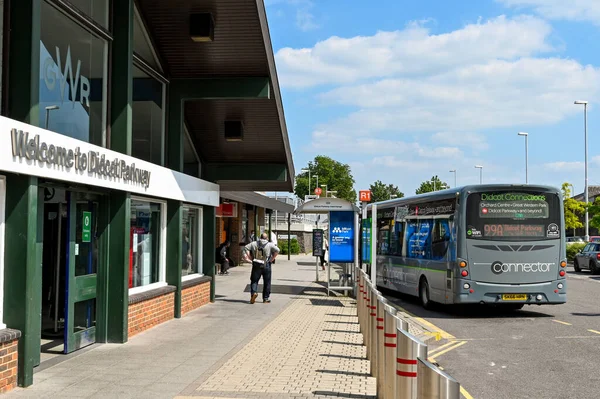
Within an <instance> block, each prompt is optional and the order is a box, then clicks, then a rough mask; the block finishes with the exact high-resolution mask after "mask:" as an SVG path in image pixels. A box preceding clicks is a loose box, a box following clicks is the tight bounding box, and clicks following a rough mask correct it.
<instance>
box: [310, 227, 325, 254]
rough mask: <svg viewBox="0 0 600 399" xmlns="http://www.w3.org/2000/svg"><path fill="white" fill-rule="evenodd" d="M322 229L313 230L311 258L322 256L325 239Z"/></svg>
mask: <svg viewBox="0 0 600 399" xmlns="http://www.w3.org/2000/svg"><path fill="white" fill-rule="evenodd" d="M324 233H325V232H324V231H323V229H314V230H313V242H312V247H313V256H323V240H324V239H325V237H324V236H323V235H324Z"/></svg>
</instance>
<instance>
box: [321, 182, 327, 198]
mask: <svg viewBox="0 0 600 399" xmlns="http://www.w3.org/2000/svg"><path fill="white" fill-rule="evenodd" d="M321 187H325V198H327V184H321Z"/></svg>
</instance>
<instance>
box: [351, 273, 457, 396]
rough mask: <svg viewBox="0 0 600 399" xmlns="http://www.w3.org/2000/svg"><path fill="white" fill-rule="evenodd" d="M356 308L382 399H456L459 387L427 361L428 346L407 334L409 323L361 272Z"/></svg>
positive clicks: (358, 276)
mask: <svg viewBox="0 0 600 399" xmlns="http://www.w3.org/2000/svg"><path fill="white" fill-rule="evenodd" d="M355 274H356V280H355V282H356V285H357V287H356V306H357V314H358V321H359V324H360V331H361V332H362V334H363V342H364V344H365V346H366V349H367V358H368V359H369V360H370V361H371V375H373V377H375V378H376V379H377V397H378V398H383V399H459V398H460V384H459V383H458V381H456V380H455V379H454V378H452V377H451V376H450V375H448V374H446V373H445V372H443V371H442V370H440V369H439V368H438V367H437V366H435V365H434V364H432V363H430V362H429V361H428V360H427V345H426V344H425V343H424V342H422V341H421V340H419V339H418V338H417V337H415V336H414V335H412V334H411V333H409V331H408V330H409V328H408V327H409V323H408V320H406V319H404V318H402V317H400V316H399V315H398V313H397V311H396V309H395V308H394V307H393V306H392V305H391V304H390V303H389V301H388V300H387V299H386V298H385V297H383V295H381V293H380V292H379V291H377V289H376V288H374V287H373V285H372V284H371V281H370V279H369V276H368V275H367V274H366V273H365V272H364V271H363V270H361V269H360V268H356V269H355Z"/></svg>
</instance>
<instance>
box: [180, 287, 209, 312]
mask: <svg viewBox="0 0 600 399" xmlns="http://www.w3.org/2000/svg"><path fill="white" fill-rule="evenodd" d="M209 302H210V281H205V282H202V283H200V284H197V285H193V286H191V287H187V288H185V287H184V288H183V290H182V291H181V314H182V315H184V314H186V313H188V312H191V311H192V310H194V309H197V308H199V307H200V306H203V305H206V304H207V303H209Z"/></svg>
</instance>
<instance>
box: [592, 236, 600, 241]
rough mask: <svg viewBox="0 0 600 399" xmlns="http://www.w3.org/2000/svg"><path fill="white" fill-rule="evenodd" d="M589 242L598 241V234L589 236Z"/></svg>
mask: <svg viewBox="0 0 600 399" xmlns="http://www.w3.org/2000/svg"><path fill="white" fill-rule="evenodd" d="M590 242H600V236H590Z"/></svg>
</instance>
